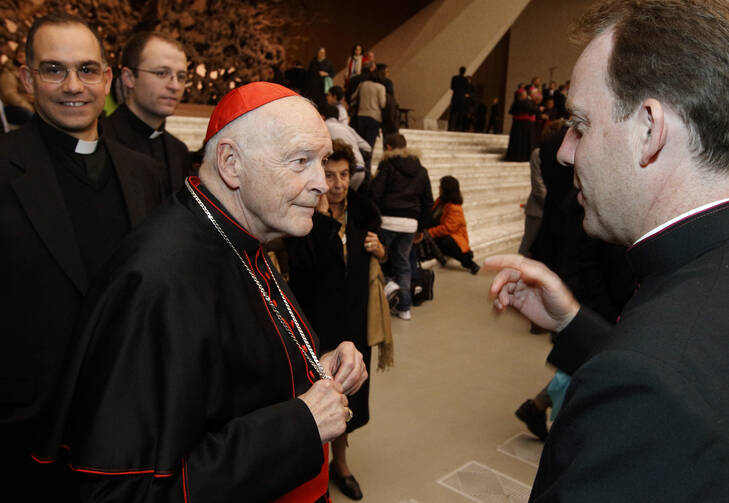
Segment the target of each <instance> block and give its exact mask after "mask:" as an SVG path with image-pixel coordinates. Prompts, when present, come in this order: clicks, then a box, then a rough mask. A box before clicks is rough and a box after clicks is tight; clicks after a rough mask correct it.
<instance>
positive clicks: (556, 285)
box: [484, 255, 580, 332]
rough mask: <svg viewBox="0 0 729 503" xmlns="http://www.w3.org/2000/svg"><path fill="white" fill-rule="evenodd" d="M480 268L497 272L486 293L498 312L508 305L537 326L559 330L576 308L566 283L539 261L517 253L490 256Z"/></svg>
mask: <svg viewBox="0 0 729 503" xmlns="http://www.w3.org/2000/svg"><path fill="white" fill-rule="evenodd" d="M484 267H485V268H486V269H489V270H496V271H498V272H497V273H496V276H495V277H494V279H493V281H492V282H491V288H490V289H489V295H490V296H491V297H494V298H495V300H494V306H495V307H496V309H498V310H499V311H503V310H504V309H506V308H507V307H508V306H511V307H513V308H514V309H516V310H518V311H519V312H520V313H521V314H523V315H524V316H525V317H526V318H527V319H529V320H530V321H531V322H533V323H535V324H537V325H539V326H540V327H544V328H546V329H547V330H550V331H552V332H559V331H560V330H562V329H563V328H564V327H566V326H567V325H568V324H569V322H570V321H572V319H573V318H574V317H575V316H576V315H577V311H579V309H580V304H579V303H578V302H577V300H576V299H575V297H574V296H573V295H572V292H570V290H569V288H567V285H565V284H564V283H563V282H562V280H561V279H559V276H557V275H556V274H555V273H554V272H552V271H551V270H549V268H547V266H545V265H544V264H542V263H541V262H537V261H536V260H531V259H528V258H526V257H523V256H521V255H494V256H492V257H489V258H487V259H486V260H485V261H484Z"/></svg>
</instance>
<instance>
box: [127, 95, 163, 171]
mask: <svg viewBox="0 0 729 503" xmlns="http://www.w3.org/2000/svg"><path fill="white" fill-rule="evenodd" d="M113 116H114V119H115V120H118V121H120V122H124V123H126V124H127V125H128V126H129V127H128V128H127V129H126V134H127V143H129V142H131V143H133V145H134V150H136V151H137V152H141V153H142V154H146V155H148V156H150V157H151V158H152V159H154V160H155V161H159V162H160V163H162V164H163V165H164V166H167V163H168V159H167V157H168V156H167V150H166V148H165V143H164V141H162V137H163V135H162V134H163V133H164V124H162V127H161V128H159V129H154V128H152V127H150V126H149V125H148V124H147V123H146V122H144V121H143V120H142V119H140V118H139V117H137V116H136V115H135V114H134V112H132V111H131V110H130V109H129V107H128V106H127V105H126V103H123V104H122V105H120V106H119V107H118V108H117V109H116V110H115V111H114V114H113Z"/></svg>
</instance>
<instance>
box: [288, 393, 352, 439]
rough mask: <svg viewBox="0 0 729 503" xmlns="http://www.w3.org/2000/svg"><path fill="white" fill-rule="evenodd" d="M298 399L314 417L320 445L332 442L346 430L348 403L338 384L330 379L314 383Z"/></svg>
mask: <svg viewBox="0 0 729 503" xmlns="http://www.w3.org/2000/svg"><path fill="white" fill-rule="evenodd" d="M299 399H301V400H302V401H303V402H304V403H305V404H306V406H307V407H309V410H310V411H311V415H312V416H314V421H316V427H317V428H318V429H319V437H320V438H321V443H322V444H326V443H327V442H329V441H331V440H334V439H335V438H337V437H338V436H340V435H341V434H342V433H344V431H345V430H346V429H347V424H346V419H347V415H348V409H347V404H348V401H347V397H346V396H344V394H342V386H341V385H340V384H339V383H338V382H336V381H333V380H332V379H321V380H319V381H316V382H315V383H314V385H313V386H312V387H311V388H309V391H307V392H306V393H304V394H302V395H300V396H299Z"/></svg>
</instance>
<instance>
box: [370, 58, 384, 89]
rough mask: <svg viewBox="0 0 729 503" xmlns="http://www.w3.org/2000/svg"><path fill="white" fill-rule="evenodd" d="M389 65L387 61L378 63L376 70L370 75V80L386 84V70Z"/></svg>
mask: <svg viewBox="0 0 729 503" xmlns="http://www.w3.org/2000/svg"><path fill="white" fill-rule="evenodd" d="M387 68H388V66H387V64H385V63H377V64H376V65H375V71H374V72H373V73H372V75H371V76H370V80H372V81H374V82H378V83H380V84H384V83H385V81H386V80H387V77H385V70H387Z"/></svg>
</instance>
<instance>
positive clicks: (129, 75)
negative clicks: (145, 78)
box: [121, 66, 135, 89]
mask: <svg viewBox="0 0 729 503" xmlns="http://www.w3.org/2000/svg"><path fill="white" fill-rule="evenodd" d="M121 80H122V84H124V87H125V88H127V89H132V88H133V87H134V80H135V77H134V72H133V71H132V69H131V68H129V67H126V66H125V67H122V70H121Z"/></svg>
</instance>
